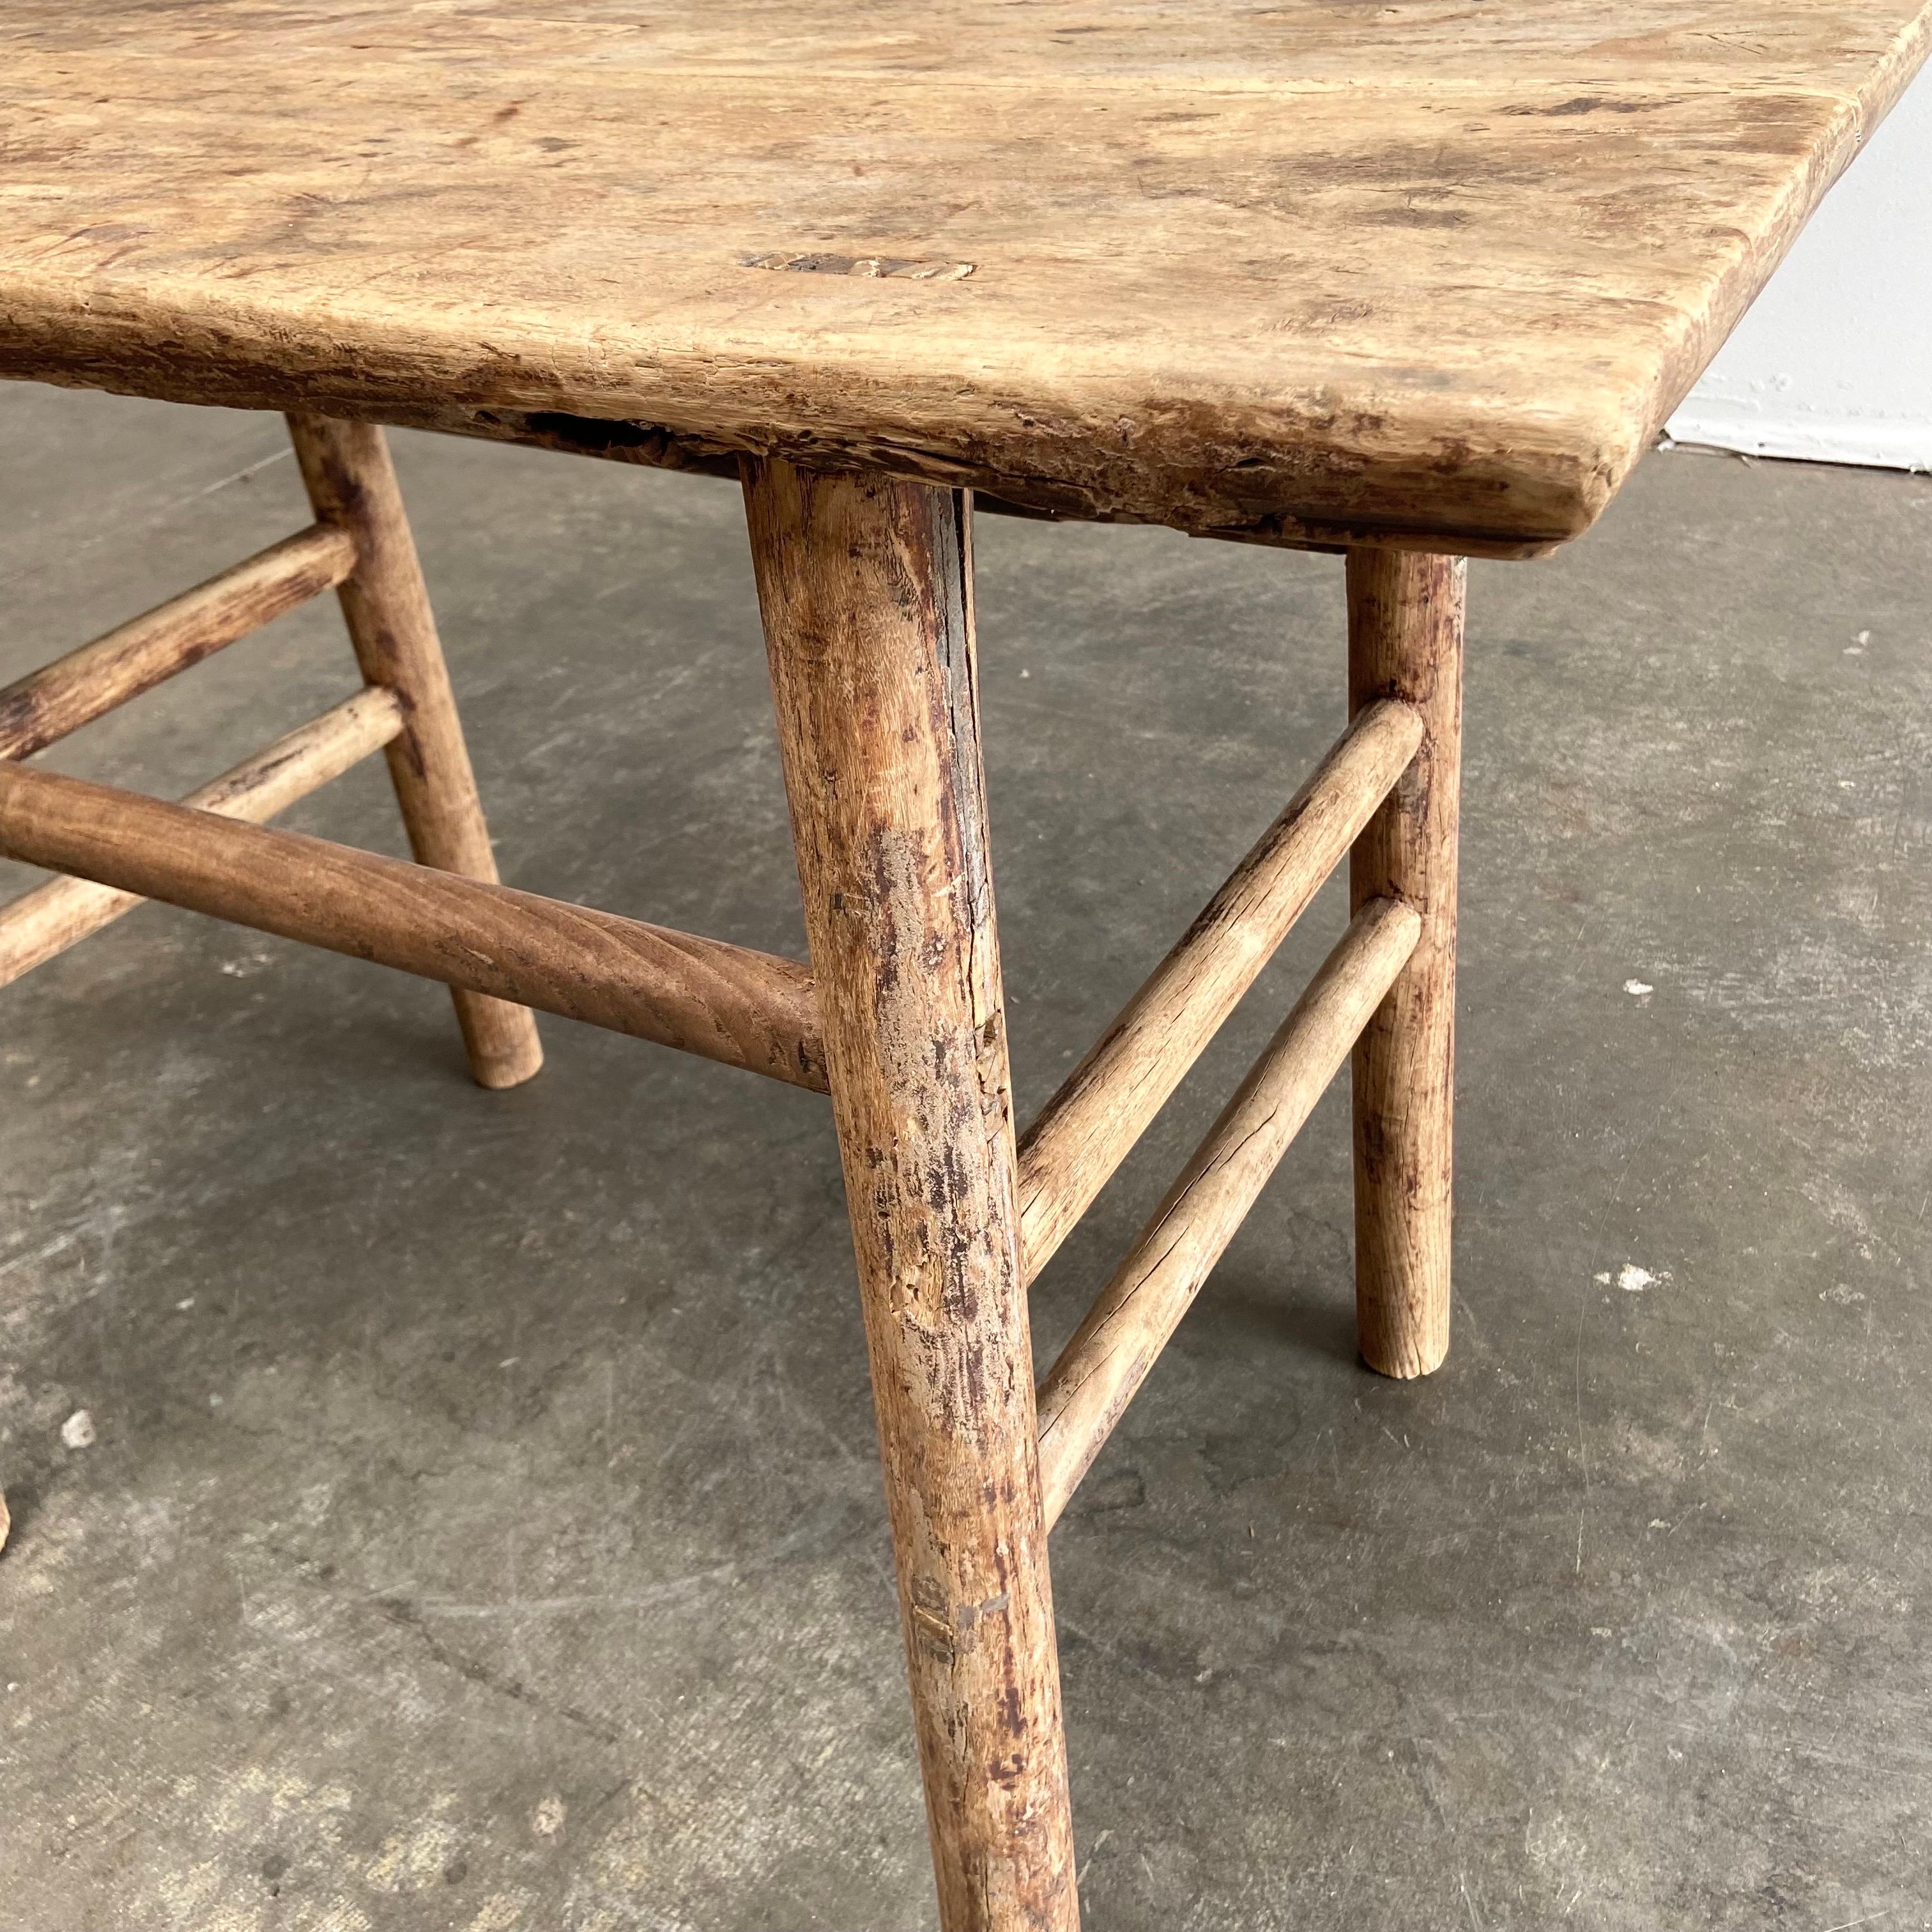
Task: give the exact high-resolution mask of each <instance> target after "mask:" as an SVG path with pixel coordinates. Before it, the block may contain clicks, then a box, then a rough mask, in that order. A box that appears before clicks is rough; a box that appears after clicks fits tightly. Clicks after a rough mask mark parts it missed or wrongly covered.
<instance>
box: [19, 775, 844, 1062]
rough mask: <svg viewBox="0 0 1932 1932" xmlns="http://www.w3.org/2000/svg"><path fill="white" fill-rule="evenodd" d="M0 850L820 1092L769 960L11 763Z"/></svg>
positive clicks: (801, 992)
mask: <svg viewBox="0 0 1932 1932" xmlns="http://www.w3.org/2000/svg"><path fill="white" fill-rule="evenodd" d="M0 855H4V856H6V857H7V858H10V859H24V860H26V862H27V863H28V865H45V866H47V867H49V868H51V869H52V870H53V871H60V872H71V873H74V874H77V876H79V877H82V878H87V879H93V880H96V881H98V883H101V884H102V885H107V886H115V887H116V888H117V889H119V890H121V891H122V892H134V893H137V894H139V896H140V897H142V898H150V899H162V900H165V901H166V902H167V903H168V904H170V905H178V906H185V907H187V909H188V910H190V912H202V913H208V914H210V915H211V916H213V917H214V918H216V919H228V920H230V921H232V922H233V923H234V924H236V925H237V926H253V927H254V929H256V930H257V931H258V932H273V933H277V934H279V935H281V937H282V938H284V939H298V940H300V941H302V942H303V943H304V944H306V945H309V946H320V947H326V949H327V950H329V951H330V952H332V953H347V954H348V955H349V956H350V957H351V958H352V959H371V960H374V961H375V962H377V964H378V965H384V966H393V967H396V968H399V969H400V970H401V971H403V972H405V973H414V974H419V975H420V976H421V977H423V978H425V979H428V980H441V981H442V982H443V984H444V985H446V986H452V987H457V988H461V989H465V990H466V991H469V992H474V993H478V994H481V995H485V996H486V997H488V998H491V999H493V1000H496V1001H514V1002H516V1003H517V1004H519V1005H520V1006H526V1007H541V1009H542V1010H544V1012H546V1013H559V1014H561V1015H562V1016H563V1017H564V1018H565V1019H574V1020H583V1021H585V1022H587V1023H588V1024H589V1025H592V1026H601V1027H608V1028H611V1029H612V1030H613V1031H615V1032H617V1033H628V1034H634V1035H635V1036H636V1037H637V1038H638V1039H640V1040H655V1041H656V1042H657V1043H658V1045H660V1046H673V1047H676V1048H677V1049H679V1051H680V1052H685V1053H695V1054H699V1055H702V1056H703V1058H706V1059H707V1060H718V1061H723V1062H724V1064H726V1065H727V1066H729V1067H748V1068H749V1069H750V1070H751V1071H752V1072H753V1073H765V1074H769V1075H770V1076H772V1078H773V1079H778V1080H784V1081H788V1082H790V1083H791V1084H792V1085H793V1086H797V1087H810V1088H816V1089H817V1091H820V1092H821V1093H822V1092H823V1091H825V1067H824V1058H823V1053H822V1052H821V1050H820V1047H819V1044H818V1019H817V1001H816V998H815V997H814V994H813V991H812V985H811V975H810V974H808V973H807V972H806V971H805V968H803V967H802V966H800V965H797V964H796V963H795V962H793V961H792V960H790V959H778V958H775V957H774V956H772V954H769V953H754V952H752V951H751V950H748V949H747V948H745V947H738V946H727V945H726V944H724V943H723V942H722V941H719V940H715V939H705V938H700V937H699V936H698V935H696V934H694V933H688V932H670V931H667V929H665V928H664V927H662V926H646V925H645V924H644V923H643V922H642V921H641V920H638V919H622V918H620V917H619V916H618V915H617V914H616V913H607V912H598V911H595V910H592V908H591V907H588V906H577V905H568V904H565V903H564V902H563V901H561V900H559V899H547V898H539V897H538V895H536V894H535V893H534V892H517V891H514V890H513V889H511V887H509V886H499V885H493V884H489V883H485V882H484V881H483V880H478V879H474V878H466V877H463V875H462V874H460V873H456V872H446V871H440V870H439V869H438V868H436V867H434V866H431V865H410V864H409V863H408V862H407V861H406V860H404V859H391V858H387V857H385V856H383V855H382V854H380V853H375V852H362V851H358V850H355V849H354V848H353V847H350V846H347V845H338V844H334V843H333V842H332V841H330V840H329V839H326V838H309V837H308V836H307V835H305V834H303V833H301V832H273V831H270V830H269V829H268V828H267V827H266V826H258V825H248V824H242V823H237V822H236V821H235V820H233V819H230V818H227V817H222V816H220V815H219V814H217V813H214V812H211V811H195V810H193V809H191V808H189V807H187V806H186V805H169V804H167V803H165V802H163V800H161V799H156V798H144V797H142V796H141V795H140V794H139V793H136V792H130V791H120V790H115V789H114V788H113V787H111V786H107V785H98V784H88V783H87V782H86V781H84V780H82V779H80V778H66V777H62V776H60V775H57V774H56V773H54V772H42V771H36V770H34V769H32V768H31V766H22V765H18V764H15V763H10V762H7V761H4V760H0Z"/></svg>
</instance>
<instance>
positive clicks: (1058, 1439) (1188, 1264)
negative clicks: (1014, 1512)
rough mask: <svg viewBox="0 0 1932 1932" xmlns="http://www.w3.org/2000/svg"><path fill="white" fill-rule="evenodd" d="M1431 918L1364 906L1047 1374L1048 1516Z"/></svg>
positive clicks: (1069, 1492)
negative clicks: (1427, 920) (1423, 925)
mask: <svg viewBox="0 0 1932 1932" xmlns="http://www.w3.org/2000/svg"><path fill="white" fill-rule="evenodd" d="M1421 930H1422V922H1421V919H1419V918H1418V916H1417V915H1416V913H1415V911H1414V910H1412V908H1411V907H1408V906H1406V905H1403V904H1400V903H1399V902H1398V901H1396V900H1394V899H1372V900H1371V901H1370V902H1369V903H1368V904H1367V905H1366V906H1364V907H1363V908H1362V909H1361V911H1360V912H1358V913H1356V915H1355V918H1354V919H1352V921H1351V922H1350V923H1349V929H1348V931H1347V932H1346V933H1344V934H1343V936H1342V938H1341V941H1340V943H1339V944H1337V947H1336V948H1335V950H1334V952H1332V953H1330V954H1329V956H1328V959H1327V960H1326V961H1325V962H1324V963H1323V965H1322V969H1321V971H1319V972H1318V973H1317V974H1316V976H1315V977H1314V978H1313V980H1310V982H1309V985H1308V989H1307V992H1304V994H1303V995H1302V996H1301V998H1300V999H1299V1000H1298V1001H1296V1002H1295V1007H1294V1010H1293V1011H1292V1013H1289V1016H1288V1018H1287V1019H1286V1020H1285V1021H1283V1023H1282V1025H1281V1028H1280V1031H1279V1032H1277V1034H1276V1035H1275V1037H1274V1039H1273V1040H1271V1041H1270V1042H1269V1043H1268V1047H1267V1049H1266V1050H1265V1052H1263V1053H1262V1056H1261V1058H1259V1060H1257V1061H1256V1062H1255V1064H1254V1066H1253V1067H1252V1068H1251V1069H1250V1071H1249V1073H1248V1076H1247V1079H1244V1081H1243V1082H1241V1086H1240V1088H1239V1089H1238V1091H1236V1093H1235V1097H1234V1098H1233V1099H1232V1100H1230V1101H1229V1103H1228V1104H1227V1106H1226V1107H1225V1108H1224V1109H1223V1110H1222V1112H1221V1115H1220V1118H1219V1119H1218V1120H1217V1121H1215V1123H1214V1126H1213V1127H1211V1128H1210V1129H1209V1130H1208V1136H1207V1138H1206V1139H1205V1140H1204V1141H1202V1143H1201V1145H1200V1146H1199V1148H1196V1150H1195V1152H1194V1155H1193V1158H1192V1159H1191V1160H1190V1161H1189V1162H1188V1163H1187V1166H1186V1167H1184V1169H1182V1170H1181V1177H1180V1178H1179V1179H1178V1181H1175V1184H1174V1185H1173V1187H1171V1188H1170V1189H1169V1190H1168V1193H1167V1197H1166V1199H1165V1200H1163V1202H1161V1204H1160V1207H1159V1208H1157V1209H1156V1210H1155V1211H1154V1218H1153V1219H1152V1220H1151V1221H1149V1222H1148V1224H1147V1226H1145V1228H1144V1229H1142V1231H1141V1233H1140V1236H1139V1239H1138V1240H1137V1241H1136V1242H1135V1243H1134V1245H1133V1247H1132V1248H1131V1249H1130V1250H1129V1251H1128V1253H1127V1259H1125V1260H1124V1262H1121V1265H1120V1266H1119V1268H1117V1269H1116V1270H1115V1272H1114V1274H1113V1277H1112V1280H1109V1283H1107V1286H1106V1287H1105V1288H1104V1289H1102V1290H1101V1291H1100V1295H1099V1297H1098V1298H1097V1300H1096V1301H1095V1302H1094V1305H1093V1307H1091V1309H1089V1310H1088V1312H1087V1315H1086V1318H1085V1320H1083V1321H1082V1323H1081V1324H1080V1326H1079V1328H1078V1329H1077V1330H1076V1331H1075V1332H1074V1334H1073V1339H1072V1340H1070V1342H1069V1343H1067V1346H1066V1347H1065V1348H1064V1349H1062V1350H1061V1353H1060V1356H1059V1359H1058V1361H1055V1364H1054V1365H1053V1367H1052V1369H1051V1370H1049V1372H1048V1374H1047V1377H1046V1381H1044V1382H1042V1383H1041V1385H1040V1495H1041V1502H1042V1507H1043V1508H1044V1510H1045V1511H1046V1522H1047V1526H1048V1528H1049V1529H1051V1528H1052V1526H1053V1525H1054V1523H1055V1522H1057V1521H1058V1519H1059V1517H1060V1513H1061V1511H1062V1510H1064V1508H1066V1507H1067V1502H1068V1501H1069V1499H1070V1498H1071V1497H1072V1496H1073V1492H1074V1490H1076V1488H1077V1487H1079V1482H1080V1479H1081V1478H1082V1477H1083V1476H1084V1475H1086V1473H1087V1472H1088V1469H1090V1468H1091V1466H1092V1465H1093V1461H1094V1457H1096V1456H1097V1455H1098V1454H1100V1450H1101V1448H1102V1445H1103V1444H1104V1443H1105V1442H1106V1440H1107V1438H1108V1437H1109V1436H1111V1435H1112V1433H1113V1431H1114V1425H1115V1424H1116V1423H1117V1422H1118V1421H1120V1419H1121V1415H1123V1413H1124V1412H1125V1411H1126V1409H1127V1404H1128V1403H1130V1402H1131V1401H1132V1400H1133V1397H1134V1392H1135V1391H1136V1389H1138V1388H1139V1387H1140V1385H1141V1384H1142V1382H1145V1380H1146V1379H1147V1376H1148V1370H1151V1368H1152V1367H1154V1364H1155V1362H1156V1361H1158V1360H1159V1358H1160V1352H1161V1351H1162V1349H1164V1348H1166V1346H1167V1344H1168V1341H1169V1338H1170V1337H1172V1335H1173V1334H1174V1331H1175V1329H1176V1328H1178V1327H1179V1326H1180V1325H1181V1317H1182V1316H1184V1315H1185V1314H1186V1313H1187V1311H1188V1310H1189V1309H1190V1308H1191V1307H1193V1305H1194V1298H1195V1297H1196V1295H1199V1293H1200V1292H1201V1290H1202V1288H1203V1286H1205V1284H1206V1283H1207V1280H1208V1276H1209V1275H1210V1274H1211V1273H1212V1272H1213V1271H1214V1264H1215V1263H1216V1262H1218V1261H1219V1260H1220V1259H1221V1256H1222V1255H1223V1253H1225V1252H1226V1248H1227V1246H1228V1244H1229V1242H1230V1241H1232V1240H1233V1239H1234V1238H1235V1234H1236V1233H1237V1232H1238V1230H1239V1229H1240V1227H1241V1223H1242V1222H1243V1221H1244V1220H1247V1216H1248V1212H1249V1211H1250V1209H1251V1208H1253V1206H1254V1205H1255V1202H1256V1201H1257V1200H1258V1199H1259V1198H1260V1196H1261V1191H1262V1189H1263V1188H1264V1187H1266V1186H1267V1184H1268V1177H1269V1176H1270V1175H1271V1174H1273V1173H1274V1171H1275V1169H1276V1168H1277V1166H1280V1162H1281V1157H1282V1156H1283V1154H1286V1152H1287V1151H1288V1148H1289V1142H1291V1141H1292V1140H1293V1139H1295V1136H1296V1135H1297V1134H1298V1133H1300V1132H1301V1127H1302V1124H1303V1123H1304V1121H1306V1120H1307V1118H1308V1116H1309V1115H1310V1113H1311V1112H1313V1111H1314V1107H1315V1103H1316V1101H1318V1100H1320V1099H1321V1097H1322V1094H1323V1093H1324V1092H1325V1091H1326V1089H1327V1088H1328V1083H1329V1082H1331V1080H1333V1079H1334V1077H1335V1076H1336V1073H1337V1071H1338V1070H1340V1067H1341V1065H1342V1063H1343V1061H1345V1060H1346V1059H1347V1058H1348V1057H1349V1049H1350V1047H1352V1046H1353V1045H1354V1044H1355V1037H1356V1035H1357V1034H1359V1033H1360V1032H1361V1030H1362V1028H1363V1026H1364V1025H1365V1024H1366V1023H1367V1020H1368V1018H1369V1016H1370V1014H1371V1013H1373V1012H1374V1011H1375V1010H1376V1007H1377V1006H1378V1005H1379V1004H1380V1003H1381V1001H1382V997H1383V995H1385V993H1387V992H1388V989H1389V987H1390V985H1391V983H1392V982H1393V981H1394V979H1395V977H1396V975H1397V974H1398V973H1400V971H1402V968H1403V963H1404V962H1406V960H1407V959H1408V958H1409V954H1410V953H1411V952H1412V950H1414V948H1415V942H1416V938H1417V935H1418V934H1419V933H1420V932H1421Z"/></svg>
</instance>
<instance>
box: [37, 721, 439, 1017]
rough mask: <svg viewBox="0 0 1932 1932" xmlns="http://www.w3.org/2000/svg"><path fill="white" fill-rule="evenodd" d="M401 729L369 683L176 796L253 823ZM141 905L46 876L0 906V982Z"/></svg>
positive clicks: (131, 895) (88, 884) (132, 897)
mask: <svg viewBox="0 0 1932 1932" xmlns="http://www.w3.org/2000/svg"><path fill="white" fill-rule="evenodd" d="M402 728H403V709H402V706H401V703H399V702H398V699H397V697H396V696H395V693H394V692H392V691H383V690H379V689H378V688H377V687H375V686H374V685H368V686H367V687H365V688H364V689H362V690H361V691H358V692H357V693H356V695H355V696H354V697H351V698H347V699H345V700H344V702H343V703H340V704H338V705H337V706H335V707H334V708H333V709H331V710H329V711H325V712H323V715H321V716H320V718H311V720H310V721H309V722H308V724H302V725H299V726H298V727H296V729H295V730H293V731H290V732H289V733H286V734H285V735H284V736H281V737H280V738H278V739H276V740H275V742H274V743H273V744H272V745H266V746H265V747H264V748H263V749H262V750H260V751H257V752H255V753H254V754H253V755H252V756H251V757H246V758H244V759H243V760H242V762H241V763H239V765H235V766H231V767H230V768H229V769H228V770H226V771H225V772H223V773H222V774H221V775H220V777H219V778H214V779H212V780H211V781H209V782H208V784H205V785H202V786H199V787H197V788H196V790H193V791H191V792H190V793H188V794H187V796H186V797H185V798H184V799H182V800H181V803H182V804H183V805H191V806H193V807H194V808H196V810H198V811H213V812H218V813H219V814H220V815H221V816H222V817H224V818H242V819H246V820H248V822H249V823H251V824H255V825H259V824H260V823H262V822H263V820H266V819H270V818H273V817H275V814H277V813H278V811H284V810H285V809H286V808H287V807H288V806H290V805H293V804H294V803H295V802H296V799H299V798H306V797H307V796H308V794H309V793H311V792H312V791H315V790H319V789H320V787H322V786H323V785H326V784H328V783H329V781H330V780H331V779H332V778H340V777H341V775H342V774H343V773H344V772H346V771H347V770H348V769H350V766H353V765H356V764H358V763H360V762H361V761H362V760H363V759H365V758H366V757H368V756H369V754H371V752H372V751H380V750H381V749H382V748H383V746H384V745H386V744H387V743H389V741H390V739H392V738H394V737H395V735H396V734H397V733H398V732H399V731H400V730H401V729H402ZM141 903H142V899H141V896H140V895H139V893H138V892H120V891H117V890H116V889H115V887H113V886H104V885H101V884H99V883H97V882H96V881H95V880H92V879H76V878H64V879H51V880H49V881H48V882H47V883H46V884H45V885H44V886H37V887H35V889H34V890H33V891H32V892H26V893H23V895H21V896H20V898H17V899H15V900H13V901H12V902H11V903H10V904H7V905H6V906H4V907H0V986H10V985H11V984H12V983H13V981H14V980H17V979H19V978H20V976H21V974H23V973H27V972H30V971H32V969H33V968H34V967H36V966H38V965H41V964H42V963H43V962H44V961H46V960H49V959H52V958H53V957H54V956H55V954H56V953H65V951H66V950H67V949H68V947H70V946H72V945H74V944H75V943H76V942H77V941H80V940H83V939H85V938H86V937H87V935H89V933H91V932H99V931H100V930H101V928H102V927H103V926H111V925H112V924H113V922H114V921H115V919H119V918H121V916H123V914H124V913H130V912H132V911H133V910H134V908H135V907H136V906H137V905H139V904H141Z"/></svg>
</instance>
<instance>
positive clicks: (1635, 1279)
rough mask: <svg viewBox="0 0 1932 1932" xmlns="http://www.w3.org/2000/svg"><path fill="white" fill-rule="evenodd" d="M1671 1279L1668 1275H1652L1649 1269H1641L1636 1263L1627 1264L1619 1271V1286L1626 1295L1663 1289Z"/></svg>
mask: <svg viewBox="0 0 1932 1932" xmlns="http://www.w3.org/2000/svg"><path fill="white" fill-rule="evenodd" d="M1669 1280H1670V1276H1669V1275H1667V1274H1652V1273H1651V1271H1650V1270H1649V1268H1639V1267H1638V1266H1637V1263H1636V1262H1625V1263H1624V1265H1623V1266H1622V1268H1619V1269H1618V1271H1617V1286H1618V1287H1619V1288H1620V1289H1622V1290H1623V1292H1625V1294H1626V1295H1641V1294H1642V1293H1643V1292H1644V1290H1645V1289H1647V1288H1661V1287H1663V1286H1664V1284H1665V1283H1667V1281H1669Z"/></svg>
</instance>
